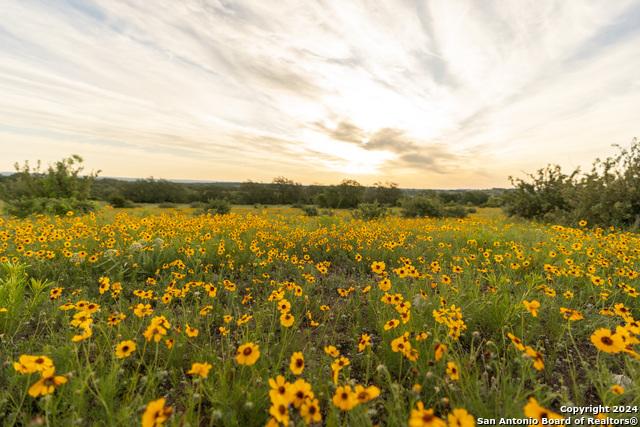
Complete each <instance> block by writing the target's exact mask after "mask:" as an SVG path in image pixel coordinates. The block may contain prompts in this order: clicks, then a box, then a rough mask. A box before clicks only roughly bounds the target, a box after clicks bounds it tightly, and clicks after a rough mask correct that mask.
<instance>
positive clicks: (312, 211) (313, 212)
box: [301, 205, 320, 216]
mask: <svg viewBox="0 0 640 427" xmlns="http://www.w3.org/2000/svg"><path fill="white" fill-rule="evenodd" d="M301 209H302V210H303V211H304V213H305V214H307V216H318V215H320V212H318V208H317V207H316V206H313V205H312V206H304V207H302V208H301Z"/></svg>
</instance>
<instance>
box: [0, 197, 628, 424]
mask: <svg viewBox="0 0 640 427" xmlns="http://www.w3.org/2000/svg"><path fill="white" fill-rule="evenodd" d="M0 240H1V246H0V264H1V266H2V270H1V272H0V337H1V344H0V361H2V363H3V364H2V365H0V420H3V421H2V424H3V425H8V426H12V425H51V426H59V425H65V426H66V425H69V426H70V425H98V426H100V425H102V426H116V425H123V426H129V425H139V424H142V425H145V426H153V425H161V424H162V423H164V424H165V425H176V426H186V425H191V426H198V425H202V426H222V425H225V426H227V425H228V426H233V425H239V426H261V425H266V424H269V425H278V424H279V425H290V423H292V424H293V425H296V426H302V425H306V424H308V423H316V425H331V426H332V425H350V426H370V425H381V426H404V425H407V424H409V425H411V426H444V425H447V423H448V425H451V426H468V425H475V424H476V423H477V424H483V423H487V422H488V421H487V420H500V419H501V418H502V419H507V418H508V419H511V418H516V419H518V420H519V421H530V420H539V421H540V422H541V421H542V420H543V419H552V418H554V417H565V418H569V417H572V418H573V419H574V421H575V420H577V419H579V418H581V417H584V418H589V419H592V418H594V417H596V416H608V417H609V418H611V419H612V420H610V421H609V423H611V424H614V423H615V422H614V421H613V420H625V421H628V420H630V419H631V417H637V415H638V413H637V406H638V405H640V385H639V384H640V360H638V359H640V356H639V355H638V354H637V353H636V351H637V349H638V346H637V344H638V340H637V339H636V336H637V335H640V323H639V322H638V321H636V320H634V317H639V316H640V313H639V307H638V298H637V297H638V291H636V289H635V287H637V283H638V276H639V275H640V273H639V272H640V269H639V270H636V268H638V266H635V263H637V262H639V261H638V254H639V250H640V236H638V235H636V234H632V233H625V232H623V231H620V230H612V229H604V230H603V229H591V228H590V227H589V225H588V224H586V223H584V222H583V223H582V224H581V227H579V228H575V229H573V228H564V227H560V226H554V225H551V224H546V225H544V224H534V223H527V222H514V221H513V220H511V219H507V218H504V217H502V216H501V215H500V212H499V211H498V210H488V209H481V210H480V211H479V213H478V214H476V215H475V216H472V217H470V218H467V219H464V220H460V219H447V220H434V219H428V218H425V219H403V218H398V217H388V218H385V219H380V220H374V221H361V220H355V219H353V218H352V216H351V215H350V214H349V213H348V212H346V211H336V212H334V213H332V215H325V216H319V217H306V216H301V215H300V210H297V209H292V208H286V207H285V208H283V207H281V208H253V207H240V208H238V207H236V208H234V210H233V211H232V213H231V214H229V215H224V216H211V215H209V216H203V215H197V214H196V213H195V212H191V211H190V210H189V209H181V210H159V209H157V208H143V209H132V210H115V209H109V208H107V209H105V210H103V211H100V212H98V213H96V214H90V215H84V216H83V215H76V214H74V213H73V212H69V213H68V214H67V215H66V216H61V217H54V218H51V217H42V216H41V217H36V218H31V219H27V220H20V219H10V218H6V217H5V218H4V219H0ZM54 368H55V369H54ZM591 405H603V406H604V407H606V408H609V413H604V412H605V409H602V408H600V410H596V409H595V408H593V407H592V406H591ZM622 405H624V411H622V412H620V411H619V409H620V408H621V407H622ZM567 407H569V408H573V407H583V408H584V407H587V411H586V412H585V413H583V414H581V415H580V414H578V415H572V414H571V412H570V411H571V410H570V409H567ZM614 411H616V412H614ZM634 411H635V412H634ZM599 412H603V414H601V413H599ZM592 421H593V422H595V421H596V420H592ZM597 421H599V420H597ZM531 422H533V421H531ZM574 424H575V422H574Z"/></svg>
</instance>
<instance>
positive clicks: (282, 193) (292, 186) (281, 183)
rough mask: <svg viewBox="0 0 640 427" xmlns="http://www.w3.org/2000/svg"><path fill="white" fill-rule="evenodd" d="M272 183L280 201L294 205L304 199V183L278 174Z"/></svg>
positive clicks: (275, 194)
mask: <svg viewBox="0 0 640 427" xmlns="http://www.w3.org/2000/svg"><path fill="white" fill-rule="evenodd" d="M271 185H272V186H273V192H274V196H275V198H276V200H277V202H278V203H280V204H283V205H292V204H294V203H300V202H301V201H302V198H303V191H302V184H300V183H299V182H295V181H293V180H291V179H288V178H285V177H284V176H278V177H276V178H273V181H272V182H271Z"/></svg>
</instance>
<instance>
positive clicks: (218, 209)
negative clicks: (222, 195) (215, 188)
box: [203, 199, 231, 215]
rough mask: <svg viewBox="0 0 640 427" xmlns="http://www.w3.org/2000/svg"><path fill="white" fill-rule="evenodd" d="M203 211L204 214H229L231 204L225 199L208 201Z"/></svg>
mask: <svg viewBox="0 0 640 427" xmlns="http://www.w3.org/2000/svg"><path fill="white" fill-rule="evenodd" d="M203 209H204V213H205V214H208V213H211V214H217V215H226V214H228V213H229V212H231V203H229V201H228V200H227V199H209V200H207V203H206V205H205V206H204V208H203Z"/></svg>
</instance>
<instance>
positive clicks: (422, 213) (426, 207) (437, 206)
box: [400, 195, 445, 218]
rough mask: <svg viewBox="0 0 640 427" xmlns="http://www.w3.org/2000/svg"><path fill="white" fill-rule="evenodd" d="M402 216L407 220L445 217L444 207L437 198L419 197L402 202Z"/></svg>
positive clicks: (405, 199) (408, 198)
mask: <svg viewBox="0 0 640 427" xmlns="http://www.w3.org/2000/svg"><path fill="white" fill-rule="evenodd" d="M400 206H402V211H401V213H402V216H403V217H405V218H416V217H420V218H423V217H431V218H441V217H443V216H444V215H445V210H444V205H443V204H442V202H441V201H440V199H438V198H437V197H427V196H423V195H417V196H413V197H407V198H404V199H402V200H400Z"/></svg>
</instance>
